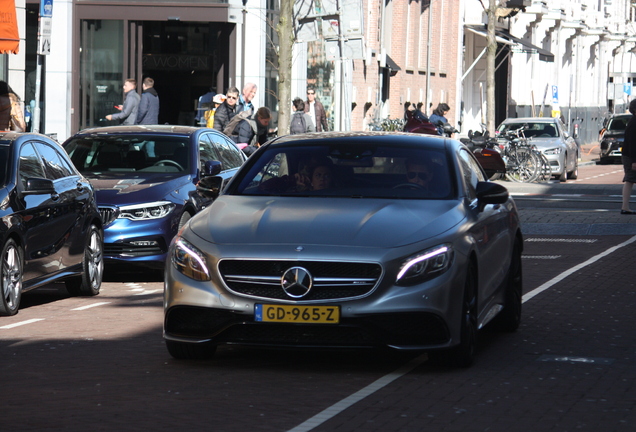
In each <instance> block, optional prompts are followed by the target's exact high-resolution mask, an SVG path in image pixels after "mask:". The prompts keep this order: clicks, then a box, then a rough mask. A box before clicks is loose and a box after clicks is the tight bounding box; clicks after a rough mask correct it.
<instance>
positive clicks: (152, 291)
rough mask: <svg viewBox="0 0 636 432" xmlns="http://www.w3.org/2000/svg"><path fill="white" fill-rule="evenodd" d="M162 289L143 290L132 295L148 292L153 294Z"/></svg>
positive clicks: (146, 293)
mask: <svg viewBox="0 0 636 432" xmlns="http://www.w3.org/2000/svg"><path fill="white" fill-rule="evenodd" d="M161 291H162V290H158V289H154V290H143V291H142V292H139V293H136V294H134V295H136V296H139V295H148V294H154V293H157V292H161Z"/></svg>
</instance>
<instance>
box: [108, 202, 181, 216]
mask: <svg viewBox="0 0 636 432" xmlns="http://www.w3.org/2000/svg"><path fill="white" fill-rule="evenodd" d="M175 207H176V206H175V205H174V204H173V203H171V202H169V201H158V202H151V203H143V204H134V205H127V206H122V207H120V208H119V217H120V218H124V219H130V220H144V219H160V218H162V217H166V216H167V215H169V214H170V212H171V211H172V210H174V208H175Z"/></svg>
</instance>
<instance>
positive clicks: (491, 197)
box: [476, 182, 510, 209]
mask: <svg viewBox="0 0 636 432" xmlns="http://www.w3.org/2000/svg"><path fill="white" fill-rule="evenodd" d="M476 192H477V200H478V201H479V208H480V209H483V208H484V206H486V205H487V204H504V203H505V202H506V201H508V197H509V196H510V194H509V193H508V189H506V188H505V187H503V186H502V185H500V184H499V183H492V182H479V183H477V190H476Z"/></svg>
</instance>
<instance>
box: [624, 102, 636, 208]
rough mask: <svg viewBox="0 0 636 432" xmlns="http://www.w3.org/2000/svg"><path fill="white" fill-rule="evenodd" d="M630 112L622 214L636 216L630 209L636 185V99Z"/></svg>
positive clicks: (625, 148)
mask: <svg viewBox="0 0 636 432" xmlns="http://www.w3.org/2000/svg"><path fill="white" fill-rule="evenodd" d="M629 112H630V113H632V118H631V119H629V122H628V123H627V126H626V127H625V140H624V141H623V151H622V156H621V159H622V162H623V170H624V171H625V175H624V176H623V183H624V184H623V205H622V207H621V214H625V215H633V214H636V212H635V211H632V210H631V209H630V207H629V200H630V199H631V196H632V189H633V187H634V183H636V99H632V101H631V102H630V103H629Z"/></svg>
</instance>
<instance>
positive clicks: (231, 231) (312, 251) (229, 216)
mask: <svg viewBox="0 0 636 432" xmlns="http://www.w3.org/2000/svg"><path fill="white" fill-rule="evenodd" d="M204 183H206V184H205V186H206V189H208V190H209V191H215V192H214V193H218V191H219V190H220V188H221V182H220V180H219V179H215V178H211V179H209V180H208V179H206V181H205V182H204ZM211 193H212V192H211ZM522 247H523V239H522V235H521V230H520V225H519V218H518V215H517V210H516V206H515V204H514V202H513V201H512V199H511V198H510V197H509V195H508V192H507V190H506V189H505V188H504V187H503V186H501V185H499V184H497V183H493V182H490V181H488V180H487V178H486V175H485V173H484V171H483V169H482V168H481V167H480V165H479V163H478V162H477V160H476V159H475V156H474V155H473V154H472V152H471V151H470V150H468V148H466V147H465V146H464V145H462V144H461V143H460V142H459V141H456V140H453V139H448V138H442V137H431V136H426V135H419V134H407V133H382V132H377V133H374V132H368V133H361V132H352V133H338V132H324V133H320V134H306V135H291V136H286V137H280V138H277V139H274V140H272V141H270V142H269V143H268V144H265V145H263V146H262V147H261V148H260V149H259V150H258V151H257V152H256V153H254V154H253V155H252V156H251V157H250V159H249V160H248V162H247V163H246V164H245V165H244V166H243V167H242V168H241V170H240V171H239V172H238V173H237V175H236V176H235V177H234V178H233V179H232V180H231V182H230V183H229V184H228V185H227V188H226V189H225V190H224V191H223V193H222V194H221V195H220V196H219V197H218V198H217V199H216V200H215V201H214V202H213V203H212V205H210V206H209V207H208V208H207V209H206V210H204V211H202V212H201V213H199V214H198V215H196V216H194V217H193V218H192V219H191V220H190V221H189V222H188V223H187V224H186V225H185V227H184V229H183V230H182V231H181V232H180V233H179V235H178V236H177V237H175V239H174V240H173V243H172V245H171V248H170V253H169V260H168V263H167V265H166V273H165V291H164V296H165V298H164V307H165V318H164V338H165V339H166V345H167V348H168V351H169V352H170V354H171V355H172V356H174V357H175V358H206V357H209V356H211V355H212V354H213V353H214V352H215V349H216V346H217V345H219V344H226V343H227V344H246V345H257V346H275V347H329V348H337V347H339V348H362V347H365V348H369V347H390V348H394V349H402V350H451V353H452V358H453V359H454V360H455V361H456V362H457V363H458V364H460V365H468V364H470V363H471V361H472V359H473V355H474V352H475V344H476V340H477V339H476V334H477V330H478V329H479V328H481V327H483V326H484V325H486V324H487V323H489V322H491V321H493V320H496V321H498V325H499V326H500V328H503V329H505V330H515V329H516V328H517V327H518V326H519V323H520V319H521V292H522V289H521V288H522V278H521V252H522Z"/></svg>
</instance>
